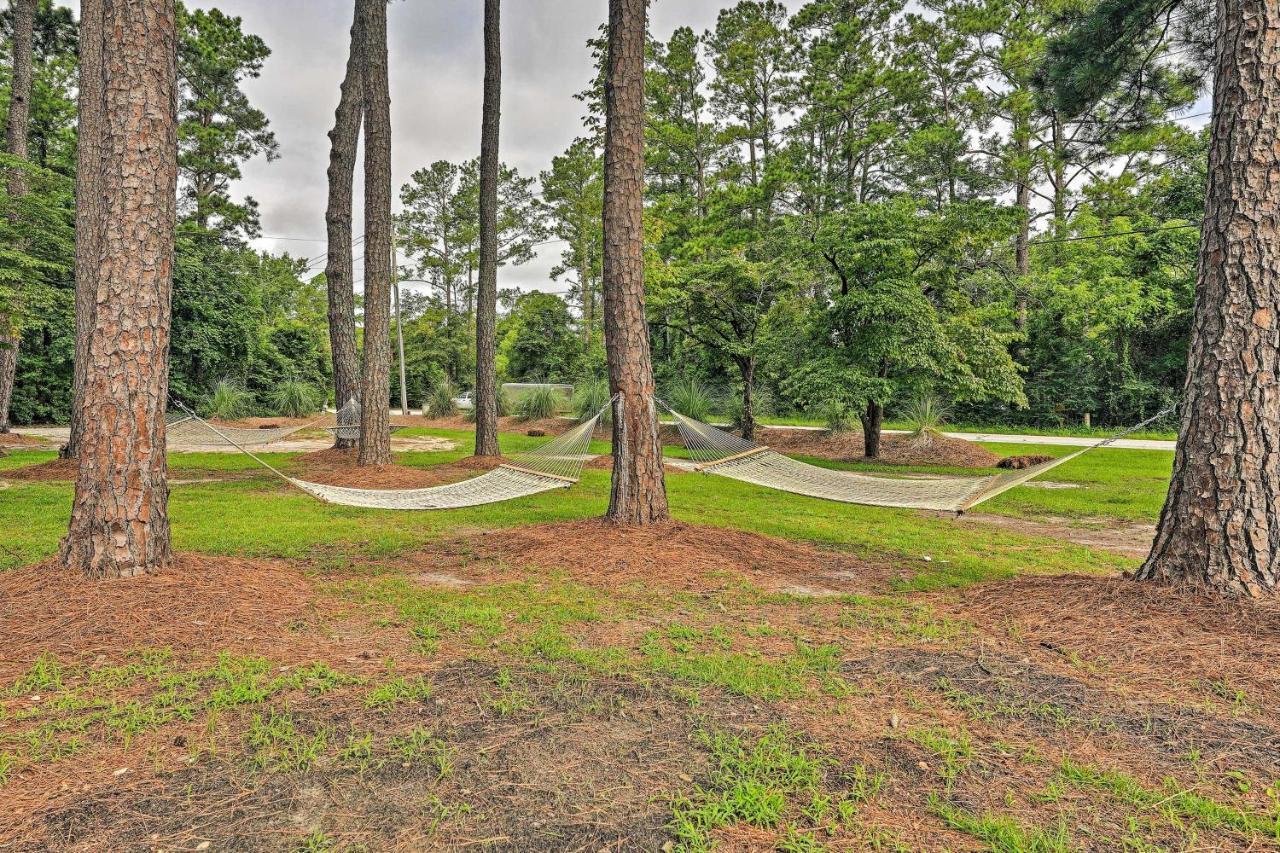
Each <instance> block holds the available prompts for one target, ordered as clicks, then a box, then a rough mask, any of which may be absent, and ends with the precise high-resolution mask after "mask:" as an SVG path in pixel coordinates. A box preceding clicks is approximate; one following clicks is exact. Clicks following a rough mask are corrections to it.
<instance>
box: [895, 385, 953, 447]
mask: <svg viewBox="0 0 1280 853" xmlns="http://www.w3.org/2000/svg"><path fill="white" fill-rule="evenodd" d="M898 416H899V418H900V419H901V420H902V421H905V422H906V425H907V429H908V430H909V431H910V433H911V435H912V437H914V438H917V439H920V438H928V437H930V436H933V435H937V434H938V433H940V432H941V431H942V428H943V427H944V426H946V425H947V421H948V419H949V418H950V417H951V407H950V406H948V405H947V404H946V403H944V402H943V401H942V400H940V399H939V398H938V397H936V396H934V395H933V394H925V395H923V396H920V397H917V398H915V399H914V400H911V401H909V402H908V403H907V404H906V405H905V406H903V407H902V409H901V411H900V412H899V413H898Z"/></svg>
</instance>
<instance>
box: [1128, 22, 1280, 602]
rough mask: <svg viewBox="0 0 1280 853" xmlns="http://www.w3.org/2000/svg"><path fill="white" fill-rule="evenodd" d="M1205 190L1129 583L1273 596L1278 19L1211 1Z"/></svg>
mask: <svg viewBox="0 0 1280 853" xmlns="http://www.w3.org/2000/svg"><path fill="white" fill-rule="evenodd" d="M1217 46H1218V60H1217V65H1218V67H1217V76H1216V82H1215V85H1214V98H1213V103H1214V105H1213V130H1212V137H1211V141H1210V145H1209V182H1208V190H1207V193H1206V196H1205V215H1204V225H1203V231H1202V234H1201V238H1200V264H1199V271H1198V278H1197V282H1196V304H1195V313H1194V320H1193V325H1192V334H1191V347H1190V352H1189V355H1188V366H1187V381H1186V385H1185V387H1184V391H1183V404H1182V405H1183V410H1182V423H1181V428H1180V430H1179V432H1178V445H1177V451H1176V453H1175V455H1174V463H1173V481H1172V483H1171V484H1170V486H1169V494H1168V497H1167V499H1166V501H1165V505H1164V510H1163V511H1162V512H1161V515H1160V523H1159V526H1158V527H1157V529H1156V538H1155V543H1154V545H1153V546H1152V549H1151V554H1150V556H1149V557H1148V558H1147V561H1146V563H1144V564H1143V566H1142V568H1141V569H1140V570H1139V572H1138V577H1139V578H1141V579H1144V580H1159V581H1166V582H1170V583H1174V584H1179V585H1186V586H1191V587H1196V588H1201V589H1207V590H1211V591H1215V592H1220V593H1230V594H1238V595H1247V596H1254V597H1261V596H1264V595H1272V596H1274V595H1275V594H1276V591H1277V587H1278V585H1280V385H1277V381H1276V376H1277V371H1280V219H1278V214H1280V172H1277V170H1276V168H1275V164H1276V162H1277V161H1280V140H1278V139H1277V136H1276V132H1275V131H1276V127H1277V126H1280V75H1277V74H1276V69H1277V68H1278V67H1280V10H1278V9H1277V7H1276V5H1275V4H1274V3H1272V2H1268V0H1220V2H1219V4H1218V34H1217Z"/></svg>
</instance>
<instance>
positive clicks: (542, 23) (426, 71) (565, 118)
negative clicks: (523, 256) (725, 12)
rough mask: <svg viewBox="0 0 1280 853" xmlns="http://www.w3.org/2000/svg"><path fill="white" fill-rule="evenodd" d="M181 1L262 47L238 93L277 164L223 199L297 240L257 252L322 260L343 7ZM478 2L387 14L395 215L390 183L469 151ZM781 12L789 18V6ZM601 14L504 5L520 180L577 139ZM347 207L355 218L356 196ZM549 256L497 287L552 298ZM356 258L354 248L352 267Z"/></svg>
mask: <svg viewBox="0 0 1280 853" xmlns="http://www.w3.org/2000/svg"><path fill="white" fill-rule="evenodd" d="M187 2H188V3H189V5H191V6H197V7H202V8H211V7H213V6H217V7H218V8H220V9H222V10H223V11H224V12H227V13H228V14H233V15H239V16H240V17H242V18H243V19H244V28H245V30H247V31H248V32H252V33H256V34H258V35H260V36H262V37H263V38H264V39H265V40H266V42H267V44H268V45H269V46H270V47H271V50H272V55H271V58H270V59H268V60H267V63H266V67H265V68H264V69H263V73H262V77H261V78H260V79H258V80H252V81H249V82H248V83H247V84H246V89H247V90H248V92H249V95H250V97H251V98H252V100H253V102H254V103H255V104H257V105H258V106H259V107H260V108H261V109H263V110H264V111H265V112H266V114H267V116H268V117H269V118H270V119H271V126H272V128H273V129H274V131H275V134H276V138H277V140H279V143H280V158H279V159H278V160H276V161H275V162H272V163H267V162H265V161H263V160H261V159H259V160H254V161H252V162H250V163H248V164H247V165H246V166H245V169H244V179H243V180H242V181H241V182H240V183H239V186H237V187H236V193H237V194H248V195H252V196H253V197H254V198H256V199H257V200H258V202H259V204H260V205H261V213H262V233H263V234H266V235H274V236H282V237H291V238H307V239H308V242H300V241H298V240H289V241H281V240H272V239H263V240H260V241H258V242H257V243H256V245H257V246H258V247H259V248H263V249H270V250H272V251H288V252H289V253H290V254H293V255H295V256H304V257H310V256H315V255H318V254H320V253H321V252H324V251H325V243H324V241H323V239H315V238H323V237H324V207H325V191H326V183H325V168H326V166H327V165H328V157H329V150H328V138H327V137H326V135H325V134H326V133H327V132H328V131H329V128H330V127H331V125H332V124H333V110H334V107H335V106H337V101H338V86H339V84H340V83H341V81H342V74H343V71H344V67H345V64H346V59H347V49H348V29H349V27H350V26H351V17H352V6H353V3H352V0H216V2H214V1H213V0H187ZM482 5H483V4H482V2H481V0H398V2H393V3H392V4H391V5H390V7H389V8H388V36H389V43H390V44H389V46H390V58H391V122H392V136H391V140H392V170H393V172H392V181H393V187H394V188H395V192H396V195H397V200H396V205H397V209H398V205H399V200H398V194H399V188H400V185H401V184H403V183H405V182H406V181H407V180H408V178H409V175H410V173H411V172H413V171H414V170H415V169H417V168H419V167H422V166H426V165H428V164H430V163H432V162H433V161H435V160H442V159H443V160H452V161H460V160H465V159H467V158H470V157H475V156H478V154H479V146H480V100H481V82H482V76H483V71H484V65H483V54H482V52H481V35H482V32H481V25H482V19H481V11H482ZM725 5H730V2H729V0H657V2H655V3H654V4H653V6H652V11H651V13H650V14H651V25H650V28H651V30H652V32H653V33H654V34H655V36H659V37H662V38H664V39H665V38H666V37H667V36H668V35H670V33H671V31H672V30H673V29H675V28H676V27H678V26H682V25H688V26H692V27H693V28H694V29H695V31H697V32H702V31H703V30H704V29H706V28H708V27H710V26H711V25H713V24H714V23H715V16H716V12H717V10H718V9H720V8H721V7H722V6H725ZM788 5H789V6H790V7H792V8H793V9H794V8H798V7H799V5H800V2H799V0H792V2H789V3H788ZM607 14H608V4H607V2H606V0H507V2H505V3H503V9H502V17H503V20H502V42H503V43H502V50H503V63H502V65H503V68H502V71H503V79H502V136H501V156H502V160H503V161H504V162H506V163H508V164H510V165H512V166H515V167H516V168H517V169H518V170H519V171H520V172H521V173H522V174H525V175H533V176H536V175H537V174H538V173H539V172H540V171H542V170H544V169H546V168H548V167H549V166H550V164H551V158H552V157H553V156H555V155H557V154H560V153H561V152H562V151H563V150H564V149H565V148H566V147H567V146H568V145H569V143H570V142H572V141H573V139H574V138H575V137H576V136H578V135H580V134H581V132H582V131H581V117H582V113H583V109H582V108H583V105H582V104H581V103H580V102H578V101H577V100H575V99H574V98H573V95H574V93H575V92H578V91H580V90H582V89H583V88H585V86H586V83H587V81H588V80H589V79H590V77H591V73H592V67H591V56H590V53H589V52H588V50H587V48H586V41H587V39H588V38H589V37H591V36H592V35H593V34H594V33H595V32H596V29H597V27H598V26H599V25H600V23H601V22H603V21H604V20H605V18H606V17H607ZM358 175H359V169H357V176H358ZM357 181H359V178H358V177H357ZM356 199H357V212H356V215H357V217H358V216H359V215H360V213H359V206H360V205H359V199H360V190H359V187H358V186H357V192H356ZM358 222H359V219H357V223H358ZM356 231H357V233H359V225H358V224H357V228H356ZM559 251H560V247H559V246H558V245H556V244H551V245H547V246H544V247H542V248H541V249H540V252H541V254H540V255H539V257H538V258H537V259H536V260H535V261H533V262H531V263H529V264H526V265H524V266H520V267H503V268H502V269H501V270H500V271H499V286H500V287H513V286H519V287H521V288H524V289H532V288H538V289H543V290H557V291H560V290H563V289H564V286H563V285H562V284H560V283H558V282H551V281H550V279H549V276H548V272H549V270H550V269H551V267H552V266H553V264H554V263H555V260H556V258H557V256H558V255H559ZM361 254H362V253H361V251H360V250H359V248H358V247H357V250H356V256H357V257H359V256H360V255H361ZM357 267H359V264H357ZM356 277H357V279H358V278H359V277H360V273H359V270H358V269H357V272H356Z"/></svg>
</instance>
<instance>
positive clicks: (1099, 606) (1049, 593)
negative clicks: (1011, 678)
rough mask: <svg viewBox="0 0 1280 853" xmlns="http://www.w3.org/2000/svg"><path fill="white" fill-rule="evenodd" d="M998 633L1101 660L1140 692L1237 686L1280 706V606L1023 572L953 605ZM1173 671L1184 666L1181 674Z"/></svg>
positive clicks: (1038, 647) (1049, 651) (1054, 652)
mask: <svg viewBox="0 0 1280 853" xmlns="http://www.w3.org/2000/svg"><path fill="white" fill-rule="evenodd" d="M954 611H955V613H956V614H957V615H959V616H963V618H965V619H968V620H970V621H972V622H975V623H977V624H978V625H979V626H980V627H983V628H985V629H986V630H987V631H989V632H990V633H991V634H994V635H997V636H998V635H1000V634H1004V635H1008V634H1009V633H1010V632H1011V629H1014V628H1016V633H1017V635H1018V637H1019V638H1021V640H1022V643H1023V644H1024V645H1025V646H1029V647H1031V648H1032V649H1034V650H1035V652H1036V653H1037V654H1038V655H1045V656H1048V657H1050V658H1059V659H1062V660H1064V661H1069V660H1074V659H1079V660H1084V661H1087V662H1092V663H1095V664H1096V665H1097V666H1098V667H1099V669H1100V671H1104V672H1105V673H1107V675H1108V677H1109V678H1112V679H1114V678H1115V677H1116V676H1118V675H1121V674H1123V676H1124V679H1125V681H1126V683H1127V685H1128V686H1129V687H1131V688H1133V689H1135V690H1141V691H1144V692H1150V693H1153V694H1159V693H1161V692H1163V691H1167V690H1170V689H1175V687H1176V685H1175V683H1174V682H1175V681H1178V682H1182V683H1183V685H1184V689H1185V688H1186V687H1187V686H1190V685H1195V689H1196V690H1197V691H1199V698H1204V696H1205V695H1206V694H1205V691H1209V690H1212V689H1213V688H1212V685H1214V684H1218V685H1222V686H1223V688H1224V689H1225V688H1226V686H1228V685H1229V686H1230V689H1232V690H1234V689H1240V690H1243V691H1244V692H1245V695H1246V696H1247V697H1248V700H1249V701H1250V702H1252V703H1260V704H1261V706H1262V707H1270V708H1275V707H1277V705H1278V704H1280V669H1277V668H1276V665H1275V662H1276V661H1277V660H1280V605H1277V604H1276V603H1256V602H1251V601H1247V600H1233V599H1224V598H1219V597H1211V596H1205V595H1202V594H1199V593H1196V592H1194V591H1191V590H1179V589H1171V588H1170V587H1168V586H1165V585H1162V584H1158V583H1147V582H1139V581H1134V580H1129V579H1126V578H1116V577H1087V576H1080V575H1058V576H1050V577H1043V576H1026V577H1021V578H1017V579H1014V580H1009V581H1003V582H999V583H988V584H982V585H980V586H976V587H972V588H971V589H969V590H966V591H965V592H964V593H962V594H961V595H960V596H959V597H958V600H957V602H956V603H955V605H954ZM1170 673H1177V674H1178V678H1177V679H1176V680H1171V679H1170Z"/></svg>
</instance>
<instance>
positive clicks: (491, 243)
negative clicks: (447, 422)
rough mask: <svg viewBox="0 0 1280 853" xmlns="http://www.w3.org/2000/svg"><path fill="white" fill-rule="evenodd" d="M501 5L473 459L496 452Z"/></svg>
mask: <svg viewBox="0 0 1280 853" xmlns="http://www.w3.org/2000/svg"><path fill="white" fill-rule="evenodd" d="M501 6H502V3H501V0H484V104H483V106H482V108H481V118H480V278H479V281H478V288H477V290H476V393H475V395H474V397H475V399H474V400H473V405H475V407H476V451H475V452H476V456H497V455H499V453H500V452H501V451H499V449H498V364H497V357H498V343H497V322H498V129H499V125H500V123H501V117H502V36H501V27H500V16H501Z"/></svg>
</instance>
